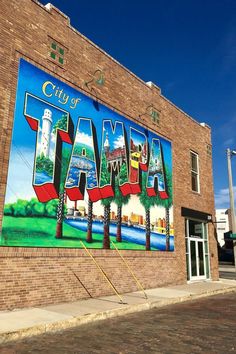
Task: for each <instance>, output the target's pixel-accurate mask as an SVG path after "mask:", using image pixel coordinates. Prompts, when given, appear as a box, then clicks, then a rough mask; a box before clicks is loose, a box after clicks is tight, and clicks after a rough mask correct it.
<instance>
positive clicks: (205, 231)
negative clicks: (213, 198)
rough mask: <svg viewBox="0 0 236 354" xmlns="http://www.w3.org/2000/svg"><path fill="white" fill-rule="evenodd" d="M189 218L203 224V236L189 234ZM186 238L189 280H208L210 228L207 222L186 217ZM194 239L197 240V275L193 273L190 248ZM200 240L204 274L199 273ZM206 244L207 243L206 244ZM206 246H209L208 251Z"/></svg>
mask: <svg viewBox="0 0 236 354" xmlns="http://www.w3.org/2000/svg"><path fill="white" fill-rule="evenodd" d="M189 220H191V221H196V222H198V223H201V224H202V230H203V237H202V238H201V237H197V236H196V237H192V236H190V235H189ZM185 240H186V256H187V259H186V262H187V266H188V267H187V268H188V269H187V274H188V281H189V282H193V281H201V280H208V279H210V259H209V243H208V228H207V223H206V222H204V221H202V220H197V219H194V218H186V219H185ZM191 241H194V242H195V250H196V268H197V275H196V276H193V275H192V266H191V249H190V242H191ZM199 242H201V243H202V249H203V266H204V275H200V274H199V248H198V245H199ZM205 244H207V245H206V246H205ZM206 247H207V252H206ZM207 255H208V262H209V264H208V273H209V275H208V276H207V270H206V256H207Z"/></svg>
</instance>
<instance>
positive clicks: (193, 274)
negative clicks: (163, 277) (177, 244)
mask: <svg viewBox="0 0 236 354" xmlns="http://www.w3.org/2000/svg"><path fill="white" fill-rule="evenodd" d="M188 240H189V250H190V252H189V262H190V267H189V269H190V280H198V279H206V266H205V254H204V241H203V239H201V238H197V237H189V239H188Z"/></svg>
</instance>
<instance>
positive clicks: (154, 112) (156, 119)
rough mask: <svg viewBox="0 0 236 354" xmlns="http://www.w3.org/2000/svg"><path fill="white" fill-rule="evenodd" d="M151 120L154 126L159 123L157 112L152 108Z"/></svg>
mask: <svg viewBox="0 0 236 354" xmlns="http://www.w3.org/2000/svg"><path fill="white" fill-rule="evenodd" d="M151 118H152V122H153V123H154V124H159V122H160V116H159V112H157V111H156V110H155V109H154V108H153V109H152V111H151Z"/></svg>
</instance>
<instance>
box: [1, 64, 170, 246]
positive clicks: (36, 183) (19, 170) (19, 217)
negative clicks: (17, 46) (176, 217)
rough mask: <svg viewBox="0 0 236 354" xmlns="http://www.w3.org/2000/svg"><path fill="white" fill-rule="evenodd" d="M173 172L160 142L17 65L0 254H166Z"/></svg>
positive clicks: (82, 96)
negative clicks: (53, 250)
mask: <svg viewBox="0 0 236 354" xmlns="http://www.w3.org/2000/svg"><path fill="white" fill-rule="evenodd" d="M62 97H64V98H66V99H62ZM137 119H138V118H137ZM137 119H136V121H137ZM172 172H173V169H172V144H171V142H170V141H169V140H167V139H165V138H163V137H161V136H159V135H158V134H157V133H156V132H154V131H151V130H148V128H147V127H144V126H143V123H142V125H139V124H137V123H135V122H134V120H130V119H128V118H126V117H125V116H122V115H120V114H118V113H116V112H115V111H113V110H111V109H109V108H108V107H106V106H105V105H103V104H101V103H98V102H94V100H93V99H92V98H90V97H87V96H86V95H85V94H83V93H82V92H80V91H78V90H76V89H74V88H72V87H70V86H69V85H67V84H65V83H63V82H61V81H60V80H58V79H57V78H55V77H53V76H51V75H49V74H48V73H46V72H44V71H42V70H40V69H39V68H37V67H35V66H33V65H32V64H30V63H28V62H27V61H25V60H23V59H21V60H20V63H19V77H18V85H17V94H16V104H15V115H14V130H13V138H12V146H11V153H10V160H9V170H8V180H7V190H6V198H5V206H4V217H3V223H2V230H0V245H1V246H7V247H11V246H14V247H15V246H19V247H65V248H68V247H69V248H81V247H84V246H83V245H85V246H86V247H88V248H98V249H101V248H103V249H112V248H114V247H116V248H118V249H123V250H137V251H138V250H139V251H144V250H146V251H174V223H173V184H172V179H173V176H172ZM81 241H82V242H81ZM111 241H112V242H111ZM114 245H115V246H114Z"/></svg>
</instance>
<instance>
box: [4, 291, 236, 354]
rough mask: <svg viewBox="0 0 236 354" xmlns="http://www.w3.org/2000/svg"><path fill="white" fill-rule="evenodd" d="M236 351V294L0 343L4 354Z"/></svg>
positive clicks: (123, 353)
mask: <svg viewBox="0 0 236 354" xmlns="http://www.w3.org/2000/svg"><path fill="white" fill-rule="evenodd" d="M231 352H232V353H234V352H235V353H236V293H230V294H227V295H217V296H211V297H207V298H204V299H201V300H195V301H188V302H185V303H182V304H177V305H171V306H168V307H163V308H161V309H153V310H149V311H144V312H139V313H135V314H131V315H127V316H122V317H118V318H115V319H109V320H105V321H99V322H97V323H94V324H89V325H84V326H80V327H77V328H74V329H71V330H66V331H63V332H58V333H56V334H47V335H41V336H37V337H32V338H30V339H25V340H23V341H20V342H16V343H12V344H8V345H4V346H0V353H1V354H16V353H17V354H25V353H33V354H37V353H47V354H54V353H55V354H61V353H63V354H72V353H73V354H77V353H83V354H87V353H99V354H106V353H109V354H112V353H116V354H125V353H145V354H146V353H166V354H167V353H168V354H170V353H180V354H185V353H188V354H189V353H207V354H211V353H212V354H213V353H214V354H216V353H222V354H226V353H231Z"/></svg>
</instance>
